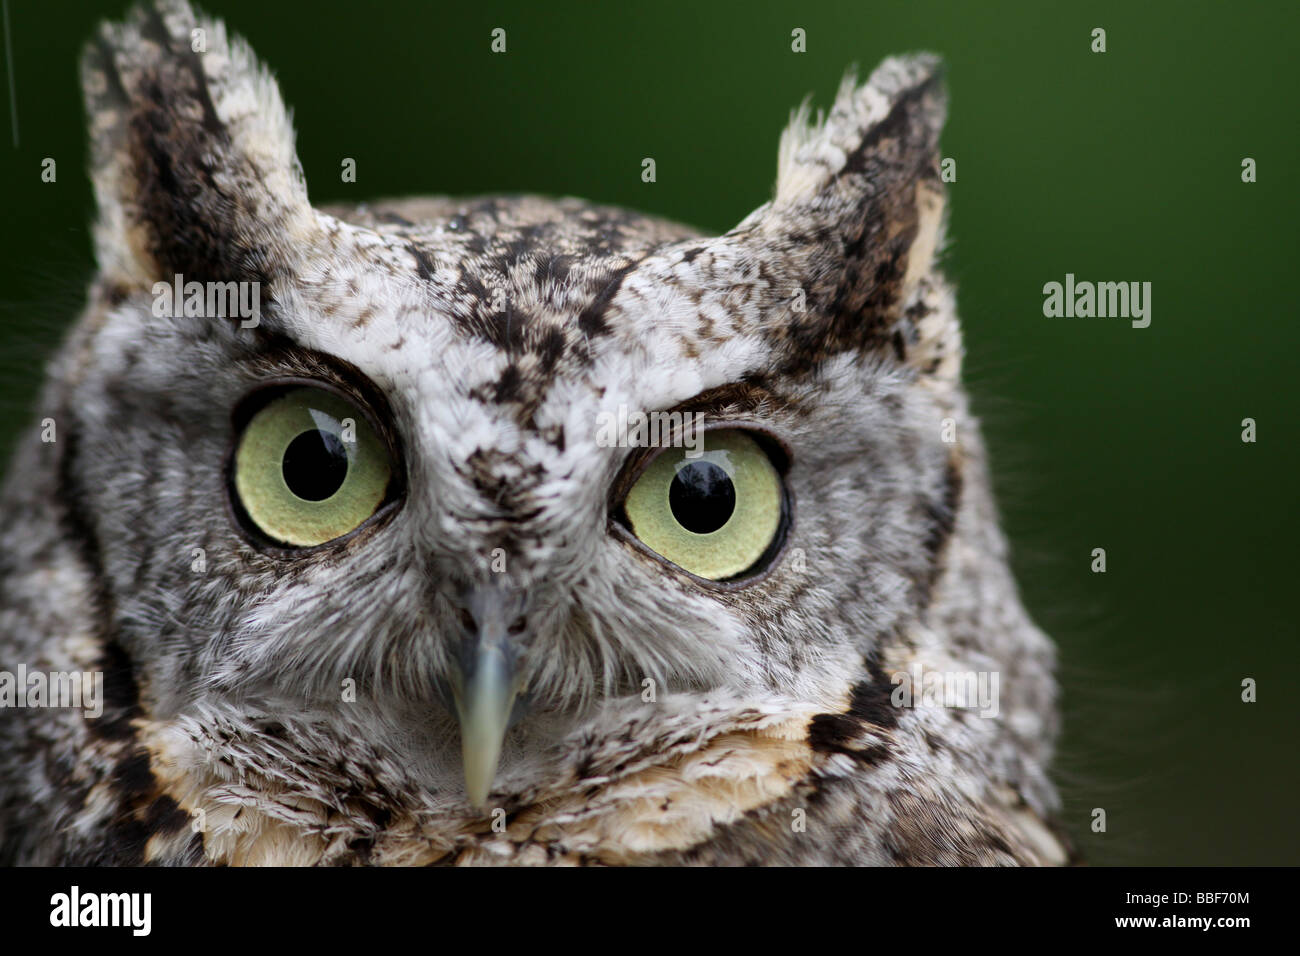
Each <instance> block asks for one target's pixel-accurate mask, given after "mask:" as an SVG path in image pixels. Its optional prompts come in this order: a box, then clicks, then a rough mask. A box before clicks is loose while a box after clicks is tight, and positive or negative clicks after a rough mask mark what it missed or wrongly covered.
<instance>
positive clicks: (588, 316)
mask: <svg viewBox="0 0 1300 956" xmlns="http://www.w3.org/2000/svg"><path fill="white" fill-rule="evenodd" d="M644 258H645V256H641V257H640V258H638V259H633V260H632V261H630V262H629V263H628V264H627V265H625V266H622V267H620V268H618V269H616V270H614V273H613V275H611V276H610V279H609V282H608V283H606V285H605V287H604V288H603V289H601V290H600V292H599V293H598V294H597V295H596V298H594V299H592V300H591V303H590V304H589V305H588V306H587V307H586V308H585V309H583V310H582V312H581V313H580V314H579V315H578V328H579V329H580V330H582V333H583V334H584V335H586V336H588V337H590V338H595V337H596V336H598V335H604V334H605V333H606V332H608V331H609V325H608V324H607V323H606V322H605V313H606V312H607V311H609V304H610V302H612V301H613V299H614V296H615V295H617V294H618V290H619V288H620V287H621V286H622V285H623V280H624V279H626V278H627V274H628V273H629V272H631V271H632V270H633V269H635V268H636V267H637V266H638V265H639V264H640V262H641V259H644Z"/></svg>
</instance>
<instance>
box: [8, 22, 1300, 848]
mask: <svg viewBox="0 0 1300 956" xmlns="http://www.w3.org/2000/svg"><path fill="white" fill-rule="evenodd" d="M123 9H124V4H121V3H116V2H112V3H100V2H85V3H80V4H76V5H72V4H67V3H58V2H53V3H52V2H41V3H34V2H27V0H10V11H9V15H10V23H11V42H12V45H13V52H14V62H13V64H12V66H13V70H14V80H15V84H16V91H17V101H18V119H19V129H20V135H21V142H20V145H19V146H18V147H17V148H14V147H13V145H12V141H11V133H10V127H9V120H10V115H9V111H8V108H7V106H6V105H4V104H0V108H3V111H4V124H3V125H0V173H2V175H3V182H4V184H5V191H4V211H5V225H6V228H5V230H4V233H3V236H2V237H0V259H2V261H3V288H2V289H0V300H2V301H0V349H2V354H0V375H2V376H3V377H2V379H0V443H2V444H3V446H4V448H5V449H7V448H8V447H10V445H11V443H12V440H13V437H14V434H15V432H16V431H17V430H18V429H20V428H24V427H28V417H29V415H30V412H31V407H32V397H33V393H34V389H35V388H36V386H37V384H38V381H39V375H40V365H41V361H42V358H43V356H44V355H46V354H47V352H48V349H49V348H50V347H51V346H52V344H53V343H55V342H57V340H58V337H59V336H60V335H61V334H62V332H63V330H65V329H66V327H67V325H68V323H69V322H70V321H71V320H72V318H73V317H74V316H75V314H76V310H77V308H78V305H79V302H80V300H81V298H82V295H83V293H84V288H85V284H86V282H87V281H88V279H89V277H90V274H91V268H92V264H91V258H90V246H89V240H88V236H87V225H88V223H89V220H90V217H91V214H92V202H91V195H90V189H89V184H88V181H87V180H86V178H85V174H84V170H83V157H84V155H85V137H84V131H83V117H82V113H81V105H80V99H79V92H78V88H77V68H76V63H77V55H78V51H79V49H80V46H81V44H82V43H83V41H84V40H85V39H86V38H87V37H88V36H89V35H90V34H91V31H92V28H93V25H94V24H95V22H96V21H97V20H99V19H102V18H104V17H113V16H117V15H120V13H121V12H122V11H123ZM208 9H210V10H212V11H213V12H216V13H219V14H220V15H222V16H224V17H225V18H226V20H227V22H228V23H229V24H230V25H231V26H232V27H233V28H234V29H235V30H236V31H237V32H240V33H242V34H244V35H245V36H246V37H247V38H248V39H249V40H250V41H251V42H252V44H253V46H254V48H255V49H256V50H257V51H258V53H259V54H260V56H261V57H262V58H263V60H264V61H265V62H267V63H269V64H270V65H271V66H272V67H273V68H274V70H275V71H276V73H277V75H278V77H279V80H280V83H281V87H282V90H283V92H284V96H285V99H286V101H287V102H288V103H290V104H291V106H292V107H293V109H294V113H295V121H296V126H297V128H298V131H299V137H298V145H299V152H300V155H301V157H302V162H303V166H304V168H305V170H306V173H307V179H308V183H309V186H310V189H311V194H312V198H313V199H314V200H315V201H318V202H319V201H329V200H348V199H361V198H365V197H376V196H381V195H397V194H407V193H411V194H417V193H452V194H468V193H475V192H488V191H533V192H541V193H550V194H570V195H579V196H584V197H587V198H590V199H594V200H599V201H603V202H608V203H617V204H623V205H628V206H632V207H635V208H638V209H642V210H646V211H650V212H654V213H657V214H660V215H665V216H668V217H671V218H676V219H680V220H684V221H687V222H691V223H693V224H696V225H698V226H701V227H704V228H707V229H711V230H717V231H721V230H724V229H726V228H728V227H729V226H731V225H733V224H734V223H735V222H737V221H738V220H740V219H741V218H742V217H743V216H744V215H745V214H746V213H748V212H749V211H750V210H751V209H752V208H753V207H755V206H756V205H758V204H759V203H761V202H763V201H764V200H765V199H766V198H767V197H768V196H769V194H770V191H771V188H772V184H773V180H774V176H775V157H776V142H777V136H778V134H779V132H780V130H781V128H782V126H783V124H784V123H785V121H786V119H787V116H788V112H789V110H790V108H791V107H793V106H795V105H796V104H797V103H799V101H800V100H801V99H802V98H803V97H804V95H805V94H807V93H813V94H815V100H814V102H815V104H816V105H820V106H824V105H826V104H827V103H828V102H829V100H830V98H831V96H832V95H833V93H834V91H835V88H836V86H837V84H838V82H839V79H840V77H841V75H842V74H843V72H844V70H845V68H846V67H847V66H848V65H849V64H851V63H854V62H856V63H859V64H860V65H861V67H862V71H863V73H864V74H865V73H866V72H868V71H869V70H870V69H871V67H872V66H874V65H875V63H876V62H878V61H879V60H880V59H881V58H882V57H884V56H886V55H888V54H891V53H896V52H902V51H907V50H914V49H930V50H935V51H937V52H939V53H941V54H943V55H944V57H945V58H946V59H947V62H948V65H949V73H948V82H949V89H950V94H951V99H950V120H949V124H948V128H947V132H946V134H945V137H944V147H943V151H944V155H946V156H951V157H953V158H955V159H956V160H957V174H958V175H957V182H955V183H954V184H952V185H951V186H950V187H949V189H950V208H951V210H952V218H951V236H952V243H951V248H950V250H949V253H948V256H947V264H946V268H947V270H948V272H949V274H950V275H951V276H952V277H953V278H954V279H955V280H956V281H957V283H958V286H959V301H960V304H961V311H962V315H963V319H964V323H965V328H966V337H967V348H968V359H967V377H968V383H969V387H970V390H971V392H972V395H973V397H974V402H975V408H976V411H977V412H978V413H979V414H980V415H981V416H982V417H983V419H984V421H985V427H986V430H987V435H988V440H989V443H990V445H991V447H992V453H993V461H994V464H995V469H996V481H997V488H998V492H999V498H1000V500H1001V503H1002V507H1003V510H1004V512H1005V520H1006V526H1007V529H1008V532H1009V534H1010V536H1011V538H1012V541H1013V543H1014V547H1015V567H1016V571H1017V574H1018V576H1019V580H1020V582H1021V585H1022V588H1023V591H1024V594H1025V598H1026V601H1027V603H1028V605H1029V607H1030V609H1031V611H1032V612H1033V613H1034V615H1035V617H1036V618H1037V619H1038V621H1039V622H1040V623H1041V624H1042V625H1043V626H1044V628H1045V629H1047V630H1048V631H1049V632H1050V633H1051V634H1052V635H1053V636H1054V637H1055V638H1056V640H1057V641H1058V643H1059V645H1060V648H1061V659H1062V667H1061V678H1062V683H1063V685H1064V692H1065V698H1064V700H1065V718H1066V731H1065V735H1064V739H1063V741H1062V746H1061V753H1060V758H1059V761H1058V764H1057V775H1058V779H1059V780H1060V782H1061V785H1062V788H1063V793H1064V797H1065V814H1064V818H1065V822H1066V825H1067V827H1068V829H1069V830H1070V831H1071V833H1072V834H1073V835H1074V837H1075V839H1076V840H1077V841H1078V842H1079V844H1080V845H1081V847H1082V849H1083V851H1084V853H1085V855H1086V857H1087V858H1088V859H1089V860H1090V861H1092V862H1093V863H1097V864H1105V863H1116V864H1128V863H1156V864H1188V863H1233V864H1261V863H1290V864H1294V863H1297V862H1300V852H1298V851H1300V824H1298V823H1297V816H1296V809H1297V800H1296V792H1295V787H1296V783H1297V776H1298V774H1297V769H1296V740H1297V730H1298V729H1300V721H1298V720H1297V716H1298V714H1297V705H1296V697H1295V690H1294V678H1295V665H1296V663H1297V661H1296V655H1295V654H1294V653H1293V652H1292V649H1293V647H1294V645H1295V642H1296V637H1297V627H1296V624H1295V616H1294V611H1293V608H1294V594H1295V590H1294V582H1293V579H1292V575H1293V574H1294V573H1295V571H1296V560H1295V557H1294V552H1293V544H1294V542H1295V540H1296V538H1297V533H1298V532H1300V527H1298V525H1300V522H1298V521H1297V514H1296V505H1295V495H1294V491H1295V484H1296V474H1297V454H1296V450H1295V449H1296V425H1297V422H1296V417H1297V416H1296V412H1297V402H1296V400H1295V398H1294V397H1293V394H1292V393H1291V388H1292V387H1293V386H1294V384H1295V382H1296V379H1297V375H1296V372H1297V346H1300V332H1297V322H1296V295H1295V277H1296V275H1297V270H1296V266H1295V257H1296V245H1297V244H1296V241H1295V232H1294V230H1295V228H1296V223H1297V219H1298V217H1297V212H1298V210H1297V189H1296V170H1295V159H1296V157H1297V155H1300V143H1298V142H1297V122H1296V105H1295V98H1296V93H1297V89H1298V88H1300V86H1298V84H1297V82H1296V80H1297V76H1296V73H1297V70H1296V62H1297V40H1296V36H1297V26H1300V23H1298V22H1297V21H1298V19H1300V17H1298V16H1297V13H1296V5H1295V4H1291V3H1287V4H1283V3H1277V4H1262V3H1241V2H1234V3H1232V4H1226V3H1225V4H1222V5H1213V4H1201V3H1145V4H1133V3H1111V4H1096V3H1090V4H1088V5H1087V7H1083V6H1078V7H1071V6H1068V5H1063V4H1044V3H1040V2H1027V3H1017V4H990V3H973V2H971V3H966V2H954V3H949V4H938V5H935V4H926V3H902V2H898V3H879V2H863V0H857V2H851V3H843V4H830V3H822V4H814V5H806V4H786V5H778V4H759V3H743V4H742V3H735V4H718V3H714V4H705V5H701V4H699V3H695V2H651V3H640V4H626V5H625V4H618V5H615V4H607V5H602V6H600V7H597V6H595V5H587V4H581V5H579V4H569V5H566V4H562V3H556V2H547V3H533V4H523V3H519V4H499V3H475V4H454V5H453V4H430V3H416V2H392V3H355V2H338V0H313V2H310V3H307V2H303V3H268V2H266V0H257V2H222V3H211V4H209V5H208ZM498 26H499V27H504V28H505V29H506V30H507V37H508V52H507V53H506V54H505V55H493V54H492V53H490V51H489V34H490V31H491V30H492V29H493V28H494V27H498ZM1098 26H1100V27H1104V28H1105V29H1106V31H1107V45H1108V51H1107V52H1106V53H1104V54H1094V53H1092V52H1091V51H1090V43H1091V39H1090V32H1091V30H1092V29H1093V28H1094V27H1098ZM794 27H802V28H804V29H805V30H806V31H807V37H808V41H807V42H808V50H807V52H806V53H803V54H796V53H793V52H791V49H790V32H791V30H792V29H793V28H794ZM345 156H349V157H354V158H355V159H356V160H357V168H358V181H357V182H356V183H355V184H343V183H342V182H340V176H339V168H340V167H339V164H340V161H341V159H342V158H343V157H345ZM646 156H652V157H654V158H655V160H656V163H657V167H658V169H657V172H658V181H657V182H656V183H653V184H646V183H643V182H642V181H641V178H640V172H641V165H640V163H641V159H642V158H643V157H646ZM1246 156H1250V157H1253V158H1255V159H1256V160H1257V161H1258V179H1259V181H1258V182H1256V183H1254V184H1245V183H1243V182H1242V181H1241V160H1242V158H1243V157H1246ZM45 157H53V158H54V159H56V161H57V163H58V180H57V182H56V183H53V184H44V183H41V182H40V169H41V161H42V159H44V158H45ZM1067 272H1073V273H1074V274H1075V275H1076V276H1077V277H1079V278H1080V279H1092V280H1133V281H1149V282H1151V283H1153V293H1152V323H1151V326H1150V328H1147V329H1142V330H1138V329H1132V328H1130V327H1129V324H1128V322H1127V321H1125V320H1121V319H1064V318H1054V319H1049V318H1045V317H1044V316H1043V314H1042V301H1043V296H1042V291H1041V290H1042V286H1043V284H1044V283H1045V282H1049V281H1062V280H1063V279H1064V276H1065V274H1066V273H1067ZM1245 417H1252V418H1254V419H1256V421H1257V422H1258V441H1257V443H1255V444H1244V443H1243V442H1242V441H1241V437H1240V436H1241V421H1242V419H1243V418H1245ZM1097 547H1103V548H1105V549H1106V552H1107V558H1108V570H1107V572H1106V573H1105V574H1093V573H1091V572H1090V570H1089V565H1090V561H1091V557H1090V553H1091V551H1092V549H1093V548H1097ZM1245 677H1253V678H1255V679H1256V680H1257V681H1258V682H1259V702H1258V703H1255V704H1249V705H1248V704H1244V703H1242V702H1241V701H1240V683H1241V680H1242V679H1243V678H1245ZM1095 807H1101V808H1104V809H1105V810H1106V813H1107V831H1106V832H1105V833H1093V832H1092V831H1091V829H1090V827H1089V822H1090V820H1091V812H1092V810H1093V808H1095Z"/></svg>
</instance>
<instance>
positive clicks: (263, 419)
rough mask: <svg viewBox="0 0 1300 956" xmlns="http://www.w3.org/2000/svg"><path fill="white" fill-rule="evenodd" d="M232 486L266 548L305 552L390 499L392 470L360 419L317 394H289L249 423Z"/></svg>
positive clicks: (349, 407)
mask: <svg viewBox="0 0 1300 956" xmlns="http://www.w3.org/2000/svg"><path fill="white" fill-rule="evenodd" d="M232 478H233V481H232V484H233V491H234V495H235V498H236V500H237V503H238V504H239V506H240V508H241V509H242V511H243V513H244V514H245V515H246V516H247V518H248V521H249V522H251V524H252V525H253V526H254V527H255V528H256V529H257V530H258V531H260V532H261V533H262V534H263V535H265V536H266V537H267V538H269V539H270V540H271V541H272V542H274V543H276V544H279V545H285V546H289V547H295V548H309V547H314V546H316V545H320V544H324V543H326V542H328V541H332V540H334V539H335V538H340V537H342V536H343V535H345V534H348V533H349V532H351V531H354V530H356V529H357V528H358V527H360V526H361V525H362V524H364V523H365V522H366V520H367V519H368V518H370V517H371V516H372V515H374V514H375V513H376V512H377V511H378V510H379V509H380V507H381V506H382V505H383V504H384V503H385V501H386V500H387V499H388V496H389V486H390V484H391V482H392V478H393V465H392V461H391V458H390V455H389V452H388V449H387V447H386V446H385V444H384V442H383V440H382V439H381V438H380V437H379V436H378V435H376V434H375V431H374V429H373V428H371V426H370V424H369V421H368V419H367V418H366V416H365V414H364V413H363V412H362V411H361V410H360V409H359V408H357V407H356V406H355V405H353V404H352V403H351V402H349V401H348V400H347V399H345V398H343V397H342V396H340V395H338V394H336V393H334V392H332V391H327V390H325V389H321V388H309V387H307V388H294V389H292V390H290V391H287V392H285V393H283V394H281V395H279V396H278V397H276V398H274V399H272V400H271V401H269V402H267V403H266V404H265V405H263V406H262V407H261V408H259V409H258V410H257V411H256V412H254V413H253V415H252V416H251V417H250V418H249V419H248V422H247V424H246V425H245V426H244V429H243V432H242V433H241V434H240V436H239V439H238V443H237V445H236V448H235V457H234V461H233V467H232Z"/></svg>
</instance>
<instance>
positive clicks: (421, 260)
mask: <svg viewBox="0 0 1300 956" xmlns="http://www.w3.org/2000/svg"><path fill="white" fill-rule="evenodd" d="M406 249H407V251H408V252H410V253H411V255H412V256H414V257H415V271H416V272H418V273H419V275H420V278H421V279H423V280H424V281H425V282H428V281H429V280H430V279H432V278H433V262H432V261H430V259H429V256H428V254H427V253H426V252H425V251H424V250H423V249H421V248H420V247H419V246H417V245H416V244H415V243H413V242H408V243H407V244H406Z"/></svg>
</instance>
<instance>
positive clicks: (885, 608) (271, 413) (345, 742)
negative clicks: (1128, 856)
mask: <svg viewBox="0 0 1300 956" xmlns="http://www.w3.org/2000/svg"><path fill="white" fill-rule="evenodd" d="M81 76H82V83H83V86H84V91H85V98H86V103H87V108H88V114H89V129H90V142H91V157H92V158H91V176H92V179H93V184H94V192H95V197H96V201H97V206H98V215H97V218H96V221H95V225H94V248H95V253H96V258H97V262H98V270H97V273H96V276H95V278H94V280H93V282H92V283H91V285H90V287H89V290H88V294H87V303H86V306H85V311H84V313H83V314H82V316H81V318H80V319H79V321H78V322H77V323H76V325H75V326H74V328H73V329H72V331H71V333H70V334H69V336H68V338H67V340H66V342H65V343H64V344H63V346H62V348H61V350H60V351H59V352H58V353H57V355H56V356H55V358H54V359H53V361H52V362H51V364H50V367H49V373H48V379H47V384H46V386H45V388H44V390H43V392H42V394H41V397H40V398H39V407H38V410H37V419H38V423H39V424H38V425H35V426H33V427H32V428H31V429H29V430H28V432H27V433H26V435H25V437H23V438H22V439H20V441H19V445H18V447H17V449H16V452H15V456H14V459H13V461H12V463H11V465H10V467H9V471H8V474H7V479H6V484H5V486H4V491H3V502H2V505H0V507H2V509H3V532H2V534H3V538H2V541H0V543H2V545H3V546H2V547H0V654H2V655H3V657H2V658H0V667H3V668H4V669H5V670H6V672H7V677H8V688H7V690H6V688H5V687H4V686H3V685H0V702H3V703H4V704H5V706H4V707H3V708H2V710H3V712H2V713H0V858H2V859H3V860H4V861H5V862H9V863H21V864H73V863H76V864H141V863H155V864H233V865H239V864H272V865H276V864H284V865H331V864H395V865H417V864H418V865H425V864H456V865H474V864H552V865H560V864H593V865H739V864H746V865H753V864H759V865H830V864H844V865H866V864H901V865H908V864H919V865H1003V864H1007V865H1013V864H1031V865H1037V864H1059V863H1063V862H1068V861H1069V860H1070V853H1071V851H1070V850H1069V849H1068V846H1067V843H1066V841H1065V840H1064V838H1063V837H1062V836H1061V835H1060V830H1059V827H1058V825H1057V823H1056V822H1055V820H1056V816H1057V813H1058V797H1057V794H1056V791H1055V789H1054V786H1053V783H1052V782H1051V779H1050V777H1049V763H1050V758H1051V753H1052V747H1053V741H1054V737H1055V735H1056V732H1057V725H1058V717H1057V710H1056V693H1057V692H1056V685H1055V682H1054V677H1053V671H1054V651H1053V647H1052V645H1051V643H1050V641H1049V640H1048V639H1047V637H1046V636H1045V635H1044V634H1043V633H1042V632H1041V631H1040V630H1039V629H1038V628H1037V627H1036V626H1035V625H1034V624H1033V622H1032V621H1031V620H1030V618H1029V616H1028V614H1027V613H1026V611H1025V609H1024V608H1023V606H1022V604H1021V601H1020V599H1019V597H1018V594H1017V589H1016V585H1015V582H1014V580H1013V578H1012V575H1011V573H1010V571H1009V566H1008V555H1007V544H1006V541H1005V539H1004V536H1003V534H1002V533H1001V531H1000V529H999V523H998V516H997V512H996V510H995V506H994V501H993V498H992V495H991V491H990V481H989V477H988V464H987V462H986V456H985V451H984V446H983V444H982V441H981V438H980V430H979V426H978V423H977V421H976V419H975V418H973V417H972V414H971V411H970V408H969V404H968V400H967V397H966V395H965V392H964V390H963V387H962V383H961V361H962V354H963V350H962V340H961V331H960V328H959V326H958V322H957V317H956V309H955V300H954V292H953V289H952V287H951V286H950V285H949V284H948V283H947V282H946V281H945V279H944V278H943V277H942V275H941V274H940V273H939V272H938V271H937V269H936V264H935V260H936V256H937V255H938V253H939V252H940V251H941V249H942V246H943V232H944V209H945V195H944V188H943V182H942V177H941V175H940V156H939V152H938V139H939V135H940V129H941V126H942V123H943V119H944V113H945V94H944V88H943V84H942V78H941V68H940V65H939V62H938V61H937V59H936V58H934V57H932V56H929V55H914V56H907V57H899V58H894V59H888V60H886V61H885V62H884V63H883V64H881V65H880V66H879V67H878V68H877V69H876V70H875V71H874V72H873V73H872V74H871V76H870V78H869V79H868V80H867V81H866V82H865V83H859V82H858V81H857V80H856V79H855V78H854V77H853V76H852V75H850V76H849V77H848V78H847V79H846V81H845V82H844V84H843V85H842V87H841V88H840V90H839V92H838V95H837V97H836V99H835V102H834V105H833V106H832V107H831V108H830V110H829V112H827V113H825V114H817V115H813V114H812V113H811V112H810V111H809V109H808V107H807V105H806V104H805V106H804V107H803V108H801V109H799V110H797V111H796V112H795V113H794V114H793V115H792V118H791V122H790V124H789V126H788V127H787V128H786V129H785V131H784V132H783V133H781V136H780V142H779V149H778V155H777V178H776V186H775V191H774V195H773V196H772V198H771V199H770V201H768V202H766V203H764V204H763V205H761V206H759V207H758V208H757V209H756V210H755V211H754V212H753V213H752V214H750V215H749V216H748V217H747V218H745V219H744V221H742V222H741V223H739V224H738V225H737V226H736V227H735V228H733V229H731V230H730V231H728V232H726V233H724V234H723V235H703V234H701V233H699V232H697V231H695V230H693V229H690V228H687V227H684V226H679V225H676V224H674V223H671V222H667V221H664V220H661V219H658V218H655V217H653V216H648V215H642V214H639V213H634V212H629V211H626V210H623V209H618V208H611V207H608V206H601V205H595V204H592V203H589V202H585V201H581V200H577V199H558V200H552V199H544V198H539V197H535V196H489V197H486V198H471V199H454V198H424V199H408V200H402V201H392V202H387V201H375V202H370V203H367V204H362V205H351V206H325V207H314V206H312V205H311V204H310V202H309V201H308V197H307V189H306V185H305V182H304V178H303V173H302V169H301V167H300V165H299V161H298V158H297V156H296V154H295V149H294V134H293V130H292V128H291V126H290V120H289V116H288V113H287V111H286V109H285V107H284V105H283V103H282V101H281V97H280V94H279V92H278V89H277V87H276V85H275V83H274V81H273V80H272V78H271V76H270V75H269V74H268V73H267V72H266V70H265V69H264V68H263V67H262V66H260V65H259V63H258V62H257V61H256V60H255V59H254V57H253V54H252V53H251V52H250V50H249V48H248V46H247V45H246V44H245V43H243V42H242V41H241V40H239V39H238V38H235V37H233V36H228V35H227V33H226V31H225V28H224V26H223V25H222V24H221V23H220V22H215V21H212V20H207V19H203V18H201V17H197V16H196V15H195V13H194V12H193V11H192V10H191V9H190V8H189V6H188V5H187V4H186V3H184V2H182V0H158V2H156V3H153V4H152V5H147V6H144V7H141V8H139V9H137V10H135V11H133V12H132V13H130V14H129V15H128V16H127V18H126V19H125V20H124V21H123V22H121V23H118V24H114V25H106V26H104V27H103V28H102V29H101V30H100V31H99V33H98V35H97V36H96V37H95V38H94V39H93V40H92V41H91V42H90V43H89V44H88V46H87V48H86V51H85V54H84V59H83V63H82V71H81ZM38 677H39V678H40V680H38V679H37V678H38ZM20 678H21V679H20ZM73 678H77V679H80V680H81V681H82V685H81V686H82V690H83V692H84V693H83V699H82V700H81V703H80V706H77V705H76V702H75V701H72V702H69V701H68V700H66V699H63V698H64V697H66V695H65V694H63V693H62V691H63V690H66V689H67V685H68V684H69V682H70V681H71V680H72V679H73ZM38 684H39V685H40V688H39V689H38V686H37V685H38ZM56 688H58V689H59V690H60V692H59V693H56Z"/></svg>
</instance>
